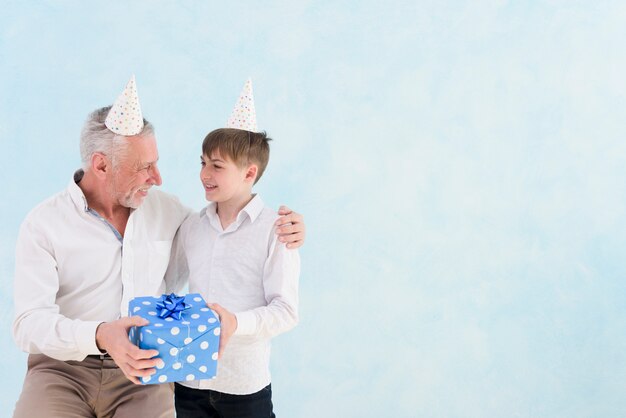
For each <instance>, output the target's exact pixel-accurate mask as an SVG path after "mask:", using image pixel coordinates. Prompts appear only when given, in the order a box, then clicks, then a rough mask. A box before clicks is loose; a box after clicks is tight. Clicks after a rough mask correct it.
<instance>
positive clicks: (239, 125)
mask: <svg viewBox="0 0 626 418" xmlns="http://www.w3.org/2000/svg"><path fill="white" fill-rule="evenodd" d="M226 127H227V128H235V129H243V130H244V131H251V132H258V129H257V127H256V112H255V110H254V96H253V95H252V80H251V79H248V80H246V84H244V85H243V90H241V94H240V95H239V100H237V103H236V104H235V108H234V109H233V113H232V114H231V115H230V118H228V122H226Z"/></svg>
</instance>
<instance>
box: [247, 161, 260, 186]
mask: <svg viewBox="0 0 626 418" xmlns="http://www.w3.org/2000/svg"><path fill="white" fill-rule="evenodd" d="M258 172H259V167H257V165H256V164H250V165H249V166H248V169H247V170H246V181H251V182H252V183H254V180H256V175H257V173H258Z"/></svg>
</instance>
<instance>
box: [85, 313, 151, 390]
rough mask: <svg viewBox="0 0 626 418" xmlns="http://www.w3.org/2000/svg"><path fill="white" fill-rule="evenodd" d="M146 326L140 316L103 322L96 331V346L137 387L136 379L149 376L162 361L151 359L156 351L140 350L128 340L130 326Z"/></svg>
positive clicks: (137, 380)
mask: <svg viewBox="0 0 626 418" xmlns="http://www.w3.org/2000/svg"><path fill="white" fill-rule="evenodd" d="M143 325H148V321H147V320H145V319H144V318H142V317H140V316H131V317H124V318H120V319H118V320H117V321H111V322H103V323H102V324H100V325H98V328H97V329H96V345H97V346H98V348H99V349H100V350H104V351H106V352H107V353H108V354H109V355H110V356H111V358H112V359H113V360H114V361H115V364H117V365H118V367H119V368H120V369H121V370H122V372H123V373H124V375H125V376H126V378H127V379H128V380H130V381H131V382H133V383H135V384H137V385H139V384H140V382H139V379H138V378H137V377H142V376H150V375H152V374H154V373H156V370H155V369H154V368H155V367H156V365H157V364H158V363H159V362H163V360H161V359H159V358H156V359H153V358H152V357H154V356H156V355H158V354H159V352H158V351H157V350H142V349H140V348H139V347H137V346H136V345H134V344H132V343H131V342H130V341H129V340H128V330H129V328H130V327H132V326H143Z"/></svg>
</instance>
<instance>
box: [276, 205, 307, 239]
mask: <svg viewBox="0 0 626 418" xmlns="http://www.w3.org/2000/svg"><path fill="white" fill-rule="evenodd" d="M278 214H279V215H282V216H281V217H280V218H278V219H277V220H276V223H275V224H274V225H276V226H277V227H278V228H276V233H277V234H278V239H279V240H280V242H285V243H287V248H299V247H302V244H304V235H305V232H304V230H305V227H304V218H303V217H302V215H300V214H299V213H296V212H293V211H292V210H291V209H289V208H288V207H287V206H281V207H280V208H279V209H278Z"/></svg>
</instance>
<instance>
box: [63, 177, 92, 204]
mask: <svg viewBox="0 0 626 418" xmlns="http://www.w3.org/2000/svg"><path fill="white" fill-rule="evenodd" d="M84 175H85V172H84V171H83V170H82V169H79V170H76V172H75V173H74V176H73V177H72V180H70V184H68V186H67V191H68V193H69V194H70V198H71V199H72V202H74V204H75V205H76V208H77V209H79V210H83V211H85V212H87V211H88V210H89V205H88V204H87V198H86V197H85V193H83V190H82V189H81V188H80V187H79V186H78V183H79V182H80V181H81V180H82V179H83V176H84Z"/></svg>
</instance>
